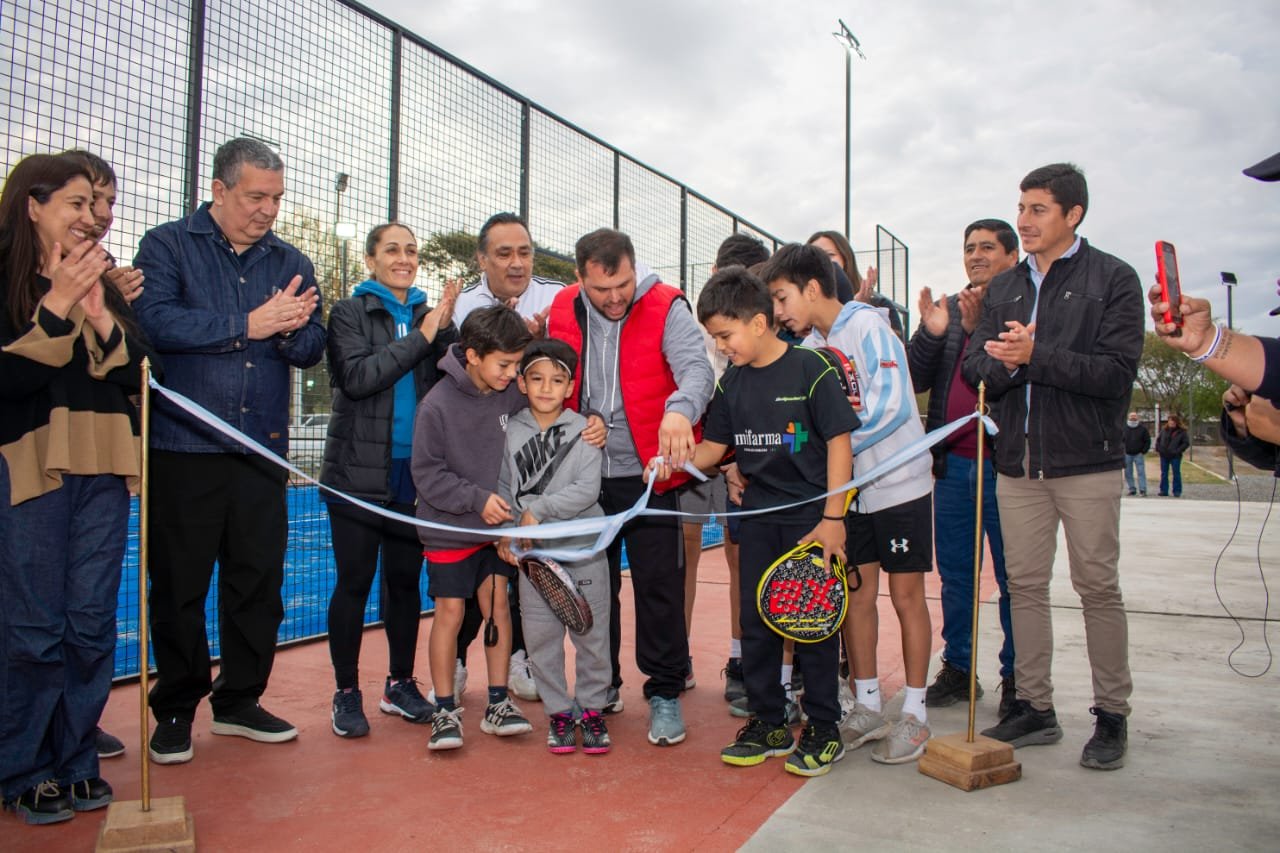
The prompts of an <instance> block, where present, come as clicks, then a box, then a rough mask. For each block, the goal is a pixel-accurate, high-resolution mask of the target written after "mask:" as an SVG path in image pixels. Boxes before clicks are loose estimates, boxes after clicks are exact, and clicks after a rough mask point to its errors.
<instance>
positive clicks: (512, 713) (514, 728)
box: [480, 698, 533, 737]
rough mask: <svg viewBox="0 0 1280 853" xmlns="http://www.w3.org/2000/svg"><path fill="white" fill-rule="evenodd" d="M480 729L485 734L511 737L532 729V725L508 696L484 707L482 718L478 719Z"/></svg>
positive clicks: (526, 732)
mask: <svg viewBox="0 0 1280 853" xmlns="http://www.w3.org/2000/svg"><path fill="white" fill-rule="evenodd" d="M480 731H482V732H484V733H485V734H487V735H497V736H498V737H511V736H512V735H523V734H528V733H529V732H531V731H533V725H532V724H531V723H530V722H529V721H528V720H526V719H525V717H524V714H522V713H520V709H519V708H518V707H516V703H515V702H512V701H511V700H510V699H509V698H508V699H503V700H502V701H501V702H494V703H493V704H492V705H490V706H489V707H488V708H485V709H484V719H483V720H481V721H480Z"/></svg>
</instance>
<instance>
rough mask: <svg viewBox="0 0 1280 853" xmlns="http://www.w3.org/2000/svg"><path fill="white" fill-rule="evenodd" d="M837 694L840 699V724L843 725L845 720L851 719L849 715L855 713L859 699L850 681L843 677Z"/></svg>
mask: <svg viewBox="0 0 1280 853" xmlns="http://www.w3.org/2000/svg"><path fill="white" fill-rule="evenodd" d="M836 696H837V697H838V698H839V700H840V725H842V726H843V725H844V722H845V720H847V719H849V715H850V714H852V713H853V709H854V707H855V706H856V705H857V704H858V700H857V699H856V698H855V697H854V695H853V688H852V687H850V686H849V682H848V681H847V680H846V679H843V678H842V679H840V686H839V688H838V690H837V693H836Z"/></svg>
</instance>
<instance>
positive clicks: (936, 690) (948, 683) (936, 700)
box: [924, 660, 982, 708]
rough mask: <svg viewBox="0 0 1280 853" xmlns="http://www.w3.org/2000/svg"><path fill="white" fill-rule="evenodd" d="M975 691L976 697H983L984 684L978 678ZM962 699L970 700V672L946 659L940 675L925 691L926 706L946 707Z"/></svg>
mask: <svg viewBox="0 0 1280 853" xmlns="http://www.w3.org/2000/svg"><path fill="white" fill-rule="evenodd" d="M973 692H974V693H975V694H976V695H975V697H974V698H976V699H981V698H982V685H981V684H980V683H978V682H977V680H976V679H975V681H974V691H973ZM961 701H964V702H968V701H969V673H968V672H966V671H964V670H960V669H956V668H955V667H954V666H952V665H951V664H949V663H947V662H946V661H945V660H944V661H943V662H942V669H940V670H938V677H937V678H935V679H934V681H933V684H930V685H929V689H928V690H926V691H925V692H924V706H925V707H926V708H945V707H947V706H948V705H954V704H955V703H957V702H961Z"/></svg>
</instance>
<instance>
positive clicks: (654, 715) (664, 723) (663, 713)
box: [649, 696, 685, 746]
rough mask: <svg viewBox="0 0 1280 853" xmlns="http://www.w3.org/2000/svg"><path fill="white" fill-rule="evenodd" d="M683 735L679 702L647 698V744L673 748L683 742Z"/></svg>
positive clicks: (676, 700)
mask: <svg viewBox="0 0 1280 853" xmlns="http://www.w3.org/2000/svg"><path fill="white" fill-rule="evenodd" d="M684 735H685V731H684V716H683V715H682V714H681V713H680V700H679V699H664V698H662V697H661V696H651V697H649V743H651V744H653V745H654V746H674V745H675V744H677V743H679V742H680V741H682V740H684Z"/></svg>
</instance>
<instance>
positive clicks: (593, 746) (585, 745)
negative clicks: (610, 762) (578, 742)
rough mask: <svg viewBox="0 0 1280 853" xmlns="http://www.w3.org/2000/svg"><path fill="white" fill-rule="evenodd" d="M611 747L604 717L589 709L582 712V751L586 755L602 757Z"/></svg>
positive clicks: (611, 742) (611, 743)
mask: <svg viewBox="0 0 1280 853" xmlns="http://www.w3.org/2000/svg"><path fill="white" fill-rule="evenodd" d="M612 747H613V741H612V740H610V739H609V727H608V726H607V725H605V722H604V715H603V714H601V713H600V712H599V711H592V710H590V709H588V710H586V711H583V712H582V751H583V752H585V753H586V754H587V755H604V754H605V753H606V752H608V751H609V750H610V749H611V748H612Z"/></svg>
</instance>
